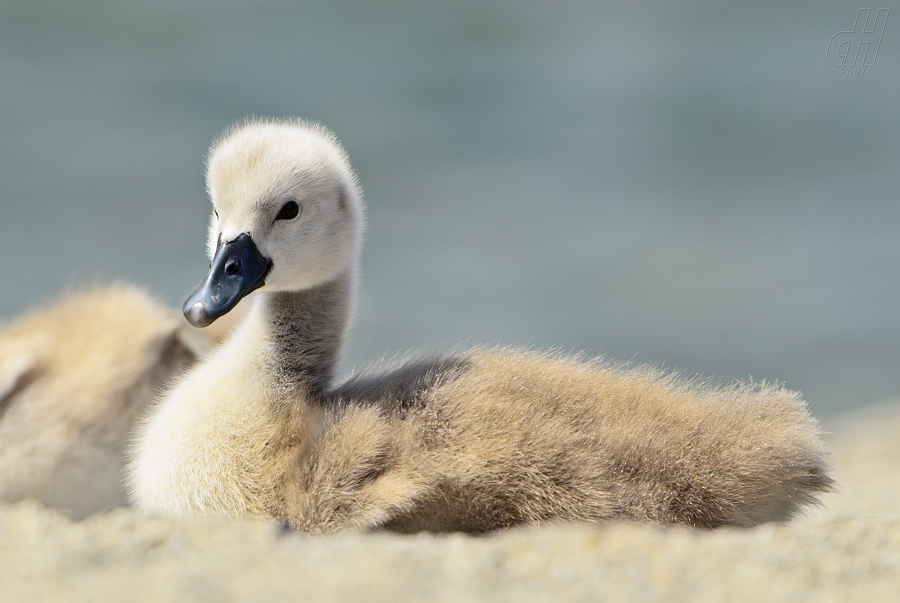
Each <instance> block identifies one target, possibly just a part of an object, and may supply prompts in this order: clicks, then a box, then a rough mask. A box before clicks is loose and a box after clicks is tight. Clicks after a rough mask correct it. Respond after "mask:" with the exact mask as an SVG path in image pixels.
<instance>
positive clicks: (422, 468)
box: [129, 122, 831, 532]
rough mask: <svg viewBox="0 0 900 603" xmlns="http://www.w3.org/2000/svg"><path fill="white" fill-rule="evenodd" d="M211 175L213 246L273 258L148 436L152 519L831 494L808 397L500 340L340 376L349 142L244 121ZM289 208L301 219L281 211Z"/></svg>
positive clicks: (750, 514)
mask: <svg viewBox="0 0 900 603" xmlns="http://www.w3.org/2000/svg"><path fill="white" fill-rule="evenodd" d="M209 188H210V193H211V195H212V199H213V204H214V207H215V209H216V215H215V216H214V217H213V220H212V222H211V226H210V250H211V252H212V251H213V250H214V249H215V243H214V242H215V241H217V240H218V239H220V238H221V239H222V240H225V241H228V240H231V238H233V237H235V236H237V233H246V234H247V235H248V236H249V237H251V238H252V239H253V240H254V241H256V242H257V245H258V246H259V249H261V250H263V251H264V253H266V255H267V256H268V257H270V258H272V261H273V265H272V269H271V271H270V273H269V276H268V277H267V279H266V283H265V285H264V286H262V288H260V289H259V290H258V291H257V292H255V293H252V294H251V295H252V299H253V306H252V308H251V309H250V311H249V313H248V316H247V317H246V318H245V319H244V320H243V322H242V323H241V324H239V325H238V327H237V328H236V330H235V332H234V333H233V334H232V335H231V336H230V337H229V339H228V340H227V341H226V342H225V343H224V344H223V345H222V346H221V347H219V348H218V349H217V350H216V351H215V352H214V353H213V354H211V355H210V356H209V357H208V358H207V359H206V360H205V361H204V362H203V363H201V364H199V365H198V366H197V367H196V368H195V369H193V370H192V371H191V372H190V373H189V374H188V375H186V376H185V377H184V378H183V379H182V380H180V381H179V383H177V384H176V385H175V386H174V387H173V388H172V389H171V391H169V392H168V393H167V395H166V396H165V397H164V398H163V399H162V400H161V402H160V404H159V405H158V406H157V407H156V408H155V409H154V410H153V411H152V413H151V414H150V417H149V420H148V421H147V422H146V423H145V424H144V425H143V426H142V427H141V429H140V431H139V434H138V437H137V438H136V440H135V443H134V448H133V460H132V462H131V465H130V470H129V484H130V487H131V492H132V497H133V499H134V500H135V502H136V503H137V505H138V506H139V507H140V508H142V509H143V510H145V511H147V512H151V513H163V514H170V515H176V516H183V517H197V516H220V517H235V516H241V515H253V516H260V517H274V518H279V519H281V520H283V521H285V522H286V523H288V524H289V525H291V526H292V527H294V528H296V529H301V530H304V531H310V532H330V531H335V530H340V529H347V528H355V529H367V528H377V527H382V528H387V529H393V530H398V531H404V532H410V531H418V530H432V531H448V530H462V531H469V532H482V531H486V530H491V529H495V528H500V527H506V526H510V525H514V524H517V523H522V522H540V521H552V520H573V521H603V520H609V519H620V518H624V519H629V520H636V521H646V522H656V523H661V524H671V523H682V524H688V525H692V526H698V527H716V526H721V525H736V526H750V525H755V524H758V523H763V522H767V521H785V520H787V519H789V518H790V517H792V516H793V515H795V514H796V513H797V512H799V511H800V510H801V509H802V508H803V506H805V505H807V504H809V503H812V502H814V501H815V495H816V494H817V493H819V492H822V491H824V490H827V489H829V487H830V484H831V480H830V479H829V478H828V476H827V461H826V453H825V450H824V447H823V445H822V443H821V441H820V438H819V433H818V429H817V426H816V423H815V421H814V420H813V419H812V418H811V417H810V416H809V414H808V413H807V411H806V408H805V404H804V403H803V402H802V401H801V400H800V398H799V397H798V395H797V394H795V393H793V392H790V391H787V390H784V389H780V388H776V387H771V386H767V385H763V384H746V385H744V384H735V385H731V386H727V387H715V386H711V385H705V384H701V383H699V382H697V381H694V380H690V379H683V378H679V377H677V376H675V375H673V374H665V373H661V372H659V371H657V370H654V369H652V368H648V367H630V366H617V365H612V364H608V363H604V362H603V361H601V360H589V359H588V360H586V359H582V358H577V357H565V356H561V355H554V354H542V353H536V352H528V351H524V350H516V349H508V348H482V349H475V350H470V351H451V352H448V353H444V354H434V355H431V356H425V357H421V358H413V359H409V360H406V361H402V362H397V363H394V364H392V365H390V366H386V367H382V368H373V369H371V370H368V371H364V372H363V373H362V374H360V375H357V376H355V377H352V378H351V379H349V380H348V381H346V382H344V383H341V384H335V383H334V381H333V379H332V372H333V369H334V365H335V363H336V362H337V359H338V358H339V355H340V350H341V348H342V346H343V341H344V337H345V334H346V330H347V325H348V321H349V313H350V306H351V301H350V300H352V294H353V290H354V283H355V275H356V265H357V255H358V248H359V241H360V238H361V229H362V226H361V216H362V206H361V199H360V193H359V191H358V189H357V188H356V183H355V181H354V180H353V177H352V173H351V171H350V168H349V163H348V162H347V159H346V155H345V154H344V153H343V151H342V150H341V149H340V147H339V146H337V143H336V142H335V140H334V138H333V136H331V135H330V134H328V133H327V132H325V131H324V130H323V129H321V128H318V127H310V126H308V125H306V124H303V123H298V122H254V123H248V124H245V125H243V126H241V127H238V128H237V129H235V130H234V131H233V132H232V133H231V134H230V135H229V136H228V137H227V138H225V139H224V140H223V141H222V142H220V143H219V144H218V145H217V146H216V147H214V149H213V153H212V156H211V160H210V172H209ZM285 199H296V200H297V201H298V202H299V203H300V205H301V211H300V213H299V216H298V217H296V218H295V219H291V220H279V219H278V218H277V217H275V218H274V219H273V216H276V215H277V214H278V212H279V206H280V205H281V204H282V203H284V200H285ZM309 233H315V236H308V235H309ZM318 260H321V261H318Z"/></svg>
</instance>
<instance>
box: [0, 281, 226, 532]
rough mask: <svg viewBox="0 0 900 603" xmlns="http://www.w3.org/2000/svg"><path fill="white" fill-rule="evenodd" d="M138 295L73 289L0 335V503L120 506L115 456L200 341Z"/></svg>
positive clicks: (202, 345)
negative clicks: (32, 501) (33, 500)
mask: <svg viewBox="0 0 900 603" xmlns="http://www.w3.org/2000/svg"><path fill="white" fill-rule="evenodd" d="M192 331H196V330H195V329H192V328H191V327H189V326H188V325H186V324H185V323H184V322H183V320H181V318H180V317H179V316H178V315H177V313H175V312H173V311H171V310H169V309H168V308H165V307H163V306H161V305H160V304H159V303H157V302H156V301H154V300H152V299H151V298H150V297H149V296H148V295H147V294H146V293H145V292H144V291H143V290H140V289H138V288H136V287H131V286H126V285H114V286H108V287H102V288H95V289H90V290H86V291H80V292H74V293H70V294H68V295H66V296H65V297H63V299H61V300H60V301H58V302H56V303H55V304H53V305H51V306H46V307H42V308H39V309H37V310H34V311H32V312H30V313H29V314H28V315H26V316H23V317H21V318H19V319H18V320H16V321H14V322H13V323H11V324H10V325H8V326H6V327H5V328H4V329H3V330H2V331H0V500H3V501H8V502H13V501H17V500H20V499H23V498H36V499H38V500H40V501H42V502H43V503H45V504H48V505H51V506H55V507H59V508H62V509H66V510H68V511H69V512H70V513H71V514H72V515H73V516H75V517H77V518H80V517H84V516H87V515H90V514H92V513H95V512H98V511H102V510H105V509H110V508H113V507H116V506H120V505H122V504H124V503H125V491H124V488H123V467H124V449H125V444H126V441H127V439H128V437H129V436H130V432H131V429H132V427H133V425H134V423H135V422H136V421H137V419H138V417H139V416H141V415H142V414H143V413H144V412H145V409H146V408H147V406H148V405H149V403H150V401H151V399H152V397H153V395H154V394H155V393H156V392H157V391H158V390H159V388H160V387H161V386H162V385H163V384H164V383H165V382H166V381H168V380H169V379H170V378H172V377H174V376H175V375H177V374H179V373H180V372H182V371H183V370H185V369H186V368H187V367H188V366H189V365H190V364H192V363H193V362H194V361H195V359H196V357H197V355H198V354H200V353H202V352H203V351H204V350H205V349H206V348H207V347H209V345H210V344H209V342H207V341H206V337H205V336H204V335H202V334H200V333H199V332H192Z"/></svg>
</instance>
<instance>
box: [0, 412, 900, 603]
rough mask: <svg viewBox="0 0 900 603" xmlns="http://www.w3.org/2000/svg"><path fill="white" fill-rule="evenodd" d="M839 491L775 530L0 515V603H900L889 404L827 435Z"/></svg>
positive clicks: (899, 473) (14, 510)
mask: <svg viewBox="0 0 900 603" xmlns="http://www.w3.org/2000/svg"><path fill="white" fill-rule="evenodd" d="M825 428H826V429H827V430H829V431H831V432H832V434H831V435H830V436H829V442H830V444H831V447H832V451H833V461H834V465H835V471H834V475H835V477H836V479H837V480H838V483H839V486H840V491H839V492H836V493H833V494H829V495H827V496H825V497H824V499H823V502H824V506H823V507H821V508H818V509H813V510H811V511H810V512H809V513H808V515H807V516H806V517H805V518H801V519H799V520H797V521H795V522H793V523H792V524H791V525H788V526H763V527H760V528H755V529H752V530H733V529H725V530H718V531H715V532H695V531H691V530H688V529H681V528H679V529H661V528H655V527H647V526H636V525H626V524H608V525H601V526H577V525H554V526H541V527H529V528H518V529H513V530H509V531H506V532H502V533H497V534H494V535H490V536H483V537H470V536H464V535H460V534H451V535H443V536H432V535H428V534H419V535H415V536H396V535H390V534H346V535H341V536H336V537H335V536H332V537H307V536H302V535H297V534H289V533H284V532H283V531H281V530H279V529H278V527H277V526H274V525H272V524H270V523H263V522H249V521H248V522H227V523H225V522H215V523H183V522H175V521H168V520H162V519H155V518H144V517H139V516H137V515H136V514H135V513H134V512H132V511H131V510H129V509H118V510H115V511H112V512H110V513H107V514H103V515H98V516H94V517H91V518H88V519H86V520H84V521H81V522H73V521H71V520H69V519H68V518H66V517H65V516H63V515H60V514H59V513H58V512H56V511H54V510H51V509H47V508H44V507H41V506H39V505H37V504H36V503H33V502H22V503H18V504H15V505H4V506H0V601H2V602H7V601H10V602H13V601H15V602H23V601H92V602H106V601H116V602H119V601H138V602H142V601H215V602H222V603H227V602H230V601H266V602H272V601H591V602H595V601H754V602H766V603H768V602H772V601H817V602H818V601H836V602H837V601H840V602H845V601H866V602H890V601H897V602H900V511H898V499H900V400H896V401H891V402H885V403H881V404H876V405H871V406H869V407H866V408H865V409H863V410H861V411H857V412H855V413H853V414H851V415H844V416H842V417H839V418H837V419H834V420H832V421H828V422H826V423H825Z"/></svg>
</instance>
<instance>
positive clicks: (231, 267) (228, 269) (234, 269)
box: [225, 260, 240, 276]
mask: <svg viewBox="0 0 900 603" xmlns="http://www.w3.org/2000/svg"><path fill="white" fill-rule="evenodd" d="M238 270H240V264H238V263H237V262H235V261H234V260H231V261H230V262H228V263H227V264H225V274H227V275H228V276H234V275H235V274H237V273H238Z"/></svg>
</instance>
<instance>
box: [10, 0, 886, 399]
mask: <svg viewBox="0 0 900 603" xmlns="http://www.w3.org/2000/svg"><path fill="white" fill-rule="evenodd" d="M297 4H298V3H294V2H288V1H284V2H265V1H249V0H248V1H245V2H239V1H232V2H228V3H223V2H212V1H199V2H191V3H180V2H174V1H169V2H152V3H151V2H149V1H148V2H138V1H136V0H131V1H119V2H112V1H108V0H107V1H103V0H90V1H85V2H79V3H77V4H73V3H68V2H63V1H61V0H59V1H43V2H30V1H25V0H7V1H6V2H4V3H3V5H2V6H0V258H2V263H0V283H2V285H0V287H2V288H0V315H3V316H6V317H10V316H12V315H14V314H15V313H17V312H19V311H21V310H23V309H25V308H27V307H28V306H29V305H31V304H32V303H34V302H36V301H38V300H40V299H43V298H47V297H49V296H53V295H54V294H55V293H56V292H58V291H59V290H60V289H63V288H65V287H66V286H69V285H72V284H78V283H84V282H105V281H109V280H112V279H123V280H127V281H131V282H136V283H140V284H143V285H145V286H146V287H148V288H149V289H150V290H151V291H153V292H155V293H156V294H157V295H158V296H159V297H161V298H162V299H163V300H165V301H166V302H167V303H169V304H172V305H180V303H181V301H182V300H183V299H184V298H185V296H186V295H187V294H188V293H189V292H190V291H191V290H192V289H193V287H194V286H195V285H196V284H197V283H198V282H199V281H200V279H201V278H202V276H203V275H204V273H205V271H206V267H207V260H206V258H205V257H204V255H203V254H204V236H205V226H206V219H207V212H208V210H209V208H208V204H207V201H206V199H205V196H204V191H203V186H204V184H203V178H202V171H203V159H204V153H205V149H206V147H207V145H208V144H209V142H210V141H211V140H212V138H213V137H214V136H216V135H217V133H218V132H220V131H221V130H222V129H223V128H224V127H225V126H227V125H228V124H229V123H230V122H232V121H234V120H236V119H239V118H241V117H244V116H246V115H248V114H258V115H297V116H304V117H308V118H313V119H316V120H320V121H322V122H324V123H326V124H328V125H329V126H331V127H332V128H333V129H335V130H336V131H337V133H338V134H339V136H340V137H341V138H342V139H343V141H344V143H345V144H346V146H347V148H348V149H349V151H350V153H351V156H352V158H353V160H354V163H355V166H356V168H357V169H358V171H359V175H360V178H361V181H362V184H363V187H364V189H365V192H366V199H367V202H368V219H369V229H368V235H367V242H366V247H365V256H364V262H363V283H362V291H361V296H360V303H359V312H358V315H357V320H356V326H355V329H354V331H353V339H352V341H351V342H350V345H349V346H348V350H347V359H346V362H345V365H344V366H345V371H346V370H350V369H351V368H352V367H358V366H360V365H361V364H364V363H365V362H366V361H368V360H370V359H373V358H376V357H379V356H381V355H384V354H388V355H391V354H393V353H395V352H398V351H404V350H408V349H411V348H421V347H424V346H434V345H440V344H452V343H456V342H460V341H465V342H469V343H479V342H503V343H515V344H519V343H521V344H528V345H532V346H537V347H548V346H558V347H560V348H562V349H564V350H582V349H587V350H590V351H592V352H594V353H603V354H607V355H609V356H612V357H614V358H618V359H626V360H636V361H649V362H653V363H661V364H664V365H665V366H667V367H670V368H678V369H682V370H684V371H687V372H689V373H692V372H700V373H702V374H703V375H706V376H710V377H723V378H726V379H733V378H746V377H749V376H752V377H753V378H755V379H767V380H778V381H785V382H786V383H787V385H788V386H789V387H791V388H794V389H801V390H802V391H803V392H804V394H805V396H806V398H807V399H808V400H809V401H810V403H811V405H812V409H813V412H814V413H816V414H818V415H820V416H824V415H828V414H831V413H833V412H836V411H838V410H841V409H846V408H849V407H852V406H854V405H859V404H862V403H866V402H870V401H872V400H875V399H878V398H882V397H886V396H892V395H897V394H900V371H898V364H900V363H898V342H900V318H898V316H900V314H898V309H900V304H898V299H900V200H898V192H897V191H898V190H900V169H898V165H900V104H898V99H900V77H898V72H900V69H898V68H900V9H898V8H897V7H896V6H895V7H894V9H893V11H892V12H893V14H892V15H891V17H892V19H893V20H892V21H889V22H888V23H887V27H886V29H885V33H884V37H883V40H882V43H881V46H880V48H879V50H878V54H877V62H876V64H875V67H874V69H873V70H872V73H871V74H864V75H859V76H855V77H842V76H841V75H840V73H839V72H840V68H839V67H836V66H834V65H832V64H831V62H829V57H828V56H826V48H827V46H828V43H829V40H830V39H831V38H832V36H833V35H834V34H835V33H837V32H841V31H848V30H851V29H852V28H853V23H854V21H855V19H856V16H857V9H858V8H859V6H857V5H854V4H850V3H847V2H843V3H823V2H815V3H812V2H800V3H792V4H785V3H783V2H762V3H739V4H737V5H733V6H725V3H720V2H696V1H688V0H679V1H676V2H670V3H667V4H666V6H664V7H663V6H658V5H657V6H653V7H652V8H650V7H641V6H638V5H636V3H634V2H629V1H618V2H612V3H598V2H595V1H593V0H562V1H561V2H554V3H549V2H536V1H533V0H527V1H523V0H519V1H516V2H512V1H508V2H507V1H488V2H485V1H474V0H472V1H463V2H456V3H452V4H451V3H444V2H436V1H432V0H426V1H422V0H415V1H413V0H391V1H387V0H385V1H382V2H372V1H362V0H359V1H349V0H345V1H335V0H328V1H320V2H313V3H303V4H304V6H302V7H301V6H298V5H297ZM882 4H885V3H882ZM886 4H895V3H890V2H889V3H886ZM879 6H881V5H879Z"/></svg>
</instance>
